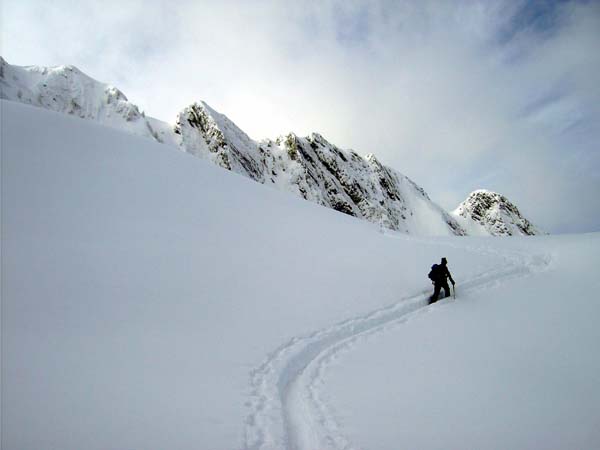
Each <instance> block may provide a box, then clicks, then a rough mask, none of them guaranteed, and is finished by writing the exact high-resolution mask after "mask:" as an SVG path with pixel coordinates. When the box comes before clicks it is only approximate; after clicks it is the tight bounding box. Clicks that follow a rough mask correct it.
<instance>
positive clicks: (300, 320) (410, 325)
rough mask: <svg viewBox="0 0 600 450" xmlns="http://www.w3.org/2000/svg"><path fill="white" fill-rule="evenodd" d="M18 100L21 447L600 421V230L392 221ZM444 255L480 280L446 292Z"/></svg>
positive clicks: (5, 199)
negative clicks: (520, 235)
mask: <svg viewBox="0 0 600 450" xmlns="http://www.w3.org/2000/svg"><path fill="white" fill-rule="evenodd" d="M1 111H2V216H1V217H2V386H3V392H2V410H3V415H2V421H3V424H2V425H3V433H2V448H61V449H80V448H86V449H106V448H136V449H151V448H152V449H153V448H179V449H186V448H190V449H192V448H194V449H196V448H211V449H232V448H240V449H242V448H244V449H282V448H290V449H303V448H312V449H314V448H323V449H325V448H390V449H392V448H399V447H411V448H440V445H441V444H439V443H440V442H443V443H444V448H466V447H468V448H481V449H485V448H539V447H540V446H537V447H535V443H540V442H543V444H544V445H541V446H542V447H544V448H565V449H566V448H592V447H593V444H594V443H595V442H598V437H599V436H598V432H597V430H598V429H600V428H599V427H598V426H597V424H598V422H597V420H598V417H599V416H598V411H597V405H598V404H600V402H598V400H599V389H598V387H597V386H598V385H599V384H598V380H599V377H598V373H599V370H598V369H599V367H598V366H599V363H598V361H599V358H598V357H597V352H596V351H595V348H594V345H595V343H596V342H598V338H599V337H600V336H598V334H599V332H598V328H597V327H596V326H595V318H596V317H598V312H599V311H598V304H597V302H593V301H588V297H589V294H588V293H589V292H593V291H594V290H596V289H597V288H598V287H599V286H598V282H597V281H595V280H596V277H594V276H593V275H592V271H594V272H595V270H596V269H595V267H597V265H598V264H597V263H598V262H599V261H598V256H597V255H599V254H600V252H599V251H598V250H599V249H598V246H599V236H598V235H583V236H572V237H564V238H561V237H542V238H530V239H527V240H525V239H516V240H509V239H498V240H490V239H483V238H453V237H448V238H415V237H409V236H406V235H403V234H398V233H392V232H386V233H385V234H384V233H381V232H380V229H379V227H377V226H374V225H371V224H369V223H368V222H364V221H359V220H356V219H355V218H352V217H350V216H347V215H343V214H337V213H335V212H334V211H331V210H328V209H325V208H321V207H318V206H317V205H314V204H312V203H309V202H304V201H302V200H300V199H298V198H295V197H292V196H288V195H285V194H283V193H281V192H278V191H275V190H272V189H268V188H266V187H265V186H262V185H260V184H257V183H254V182H251V181H250V180H248V179H245V178H243V177H238V176H236V175H234V174H231V173H228V172H224V171H222V170H219V169H218V168H217V167H215V166H214V165H212V164H209V163H207V162H206V161H203V160H201V159H198V158H194V157H192V156H190V155H187V154H185V153H182V152H179V151H177V148H176V147H170V146H167V145H159V144H157V143H153V142H152V141H150V140H147V139H140V138H139V137H135V136H132V135H131V134H126V133H123V132H120V131H117V130H113V129H109V128H106V127H103V126H100V125H97V124H94V123H91V122H82V121H79V120H76V119H74V118H71V117H69V116H65V115H60V114H56V113H52V112H49V111H45V110H42V109H36V108H32V107H28V106H26V105H21V104H17V103H13V102H6V101H2V102H1ZM441 256H446V257H447V258H448V260H449V262H450V269H451V270H452V271H453V275H454V277H455V278H456V279H457V281H458V283H459V284H458V289H459V299H458V300H457V301H456V302H440V303H437V304H435V305H432V306H430V307H425V304H426V296H427V294H428V292H429V289H430V287H429V285H428V283H427V280H426V278H425V277H426V273H427V271H428V268H429V266H430V265H431V263H432V262H435V261H437V260H438V259H439V258H440V257H441ZM581 280H586V283H582V282H581ZM540 436H541V437H540ZM540 439H543V441H540ZM465 443H466V444H467V445H465Z"/></svg>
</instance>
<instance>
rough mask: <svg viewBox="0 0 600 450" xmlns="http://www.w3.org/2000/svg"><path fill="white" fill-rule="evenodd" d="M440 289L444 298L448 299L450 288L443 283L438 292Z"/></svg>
mask: <svg viewBox="0 0 600 450" xmlns="http://www.w3.org/2000/svg"><path fill="white" fill-rule="evenodd" d="M441 288H444V298H446V297H450V287H449V286H448V282H447V281H446V282H444V284H442V285H441V286H440V290H441Z"/></svg>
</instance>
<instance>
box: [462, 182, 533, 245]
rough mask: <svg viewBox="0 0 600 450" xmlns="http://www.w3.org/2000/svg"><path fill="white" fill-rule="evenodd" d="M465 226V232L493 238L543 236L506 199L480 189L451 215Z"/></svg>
mask: <svg viewBox="0 0 600 450" xmlns="http://www.w3.org/2000/svg"><path fill="white" fill-rule="evenodd" d="M452 214H453V215H454V216H455V217H457V218H459V219H461V220H462V222H463V223H465V224H466V227H467V229H469V228H471V229H476V230H477V229H478V231H479V232H478V233H475V234H489V235H492V236H514V235H524V236H532V235H537V234H543V232H542V231H540V230H539V229H538V228H537V227H535V226H534V225H533V224H532V223H531V222H530V221H529V220H527V219H526V218H525V217H523V215H522V214H521V213H520V211H519V209H518V208H517V207H516V206H515V205H514V204H513V203H512V202H510V201H509V200H508V199H507V198H506V197H505V196H503V195H501V194H499V193H497V192H492V191H488V190H485V189H479V190H477V191H474V192H471V194H469V196H468V197H467V199H466V200H465V201H464V202H462V203H461V204H460V205H459V206H458V208H456V209H455V210H454V211H453V213H452Z"/></svg>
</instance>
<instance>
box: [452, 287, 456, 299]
mask: <svg viewBox="0 0 600 450" xmlns="http://www.w3.org/2000/svg"><path fill="white" fill-rule="evenodd" d="M452 295H454V300H456V285H454V284H453V285H452Z"/></svg>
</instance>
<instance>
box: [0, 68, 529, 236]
mask: <svg viewBox="0 0 600 450" xmlns="http://www.w3.org/2000/svg"><path fill="white" fill-rule="evenodd" d="M0 64H1V65H0V85H1V87H2V95H1V96H2V98H3V99H8V100H12V101H18V102H23V103H27V104H31V105H34V106H39V107H43V108H47V109H51V110H53V111H58V112H63V113H68V114H72V115H75V116H77V117H81V118H86V119H91V120H95V121H97V122H99V123H102V124H104V125H107V126H110V127H113V128H117V129H120V130H124V131H127V132H130V133H133V134H136V135H139V136H144V137H149V138H152V139H154V140H156V141H159V142H163V143H167V144H171V145H176V146H178V147H180V148H181V149H182V150H183V151H185V152H187V153H191V154H193V155H195V156H198V157H200V158H204V159H207V160H209V161H211V162H213V163H214V164H216V165H218V166H220V167H223V168H225V169H227V170H230V171H233V172H235V173H238V174H240V175H243V176H245V177H248V178H250V179H252V180H254V181H257V182H259V183H264V184H269V185H272V186H274V187H275V188H277V189H280V190H283V191H286V192H291V193H293V194H295V195H297V196H300V197H302V198H304V199H306V200H309V201H312V202H315V203H318V204H320V205H323V206H326V207H328V208H332V209H335V210H337V211H340V212H343V213H346V214H349V215H351V216H354V217H358V218H361V219H365V220H368V221H370V222H372V223H376V224H378V225H379V226H380V227H382V228H387V229H391V230H397V231H402V232H405V233H408V234H413V235H442V236H443V235H465V234H467V232H466V231H465V226H466V227H469V228H471V229H474V230H475V231H474V232H475V233H476V234H482V233H483V234H485V233H487V234H491V235H495V234H496V233H498V234H504V229H513V228H514V227H515V225H514V224H513V223H512V222H510V220H512V216H509V215H497V216H496V218H495V220H496V223H497V226H494V227H477V226H475V225H473V223H472V221H471V220H467V219H464V218H463V217H458V219H459V220H460V221H461V222H463V223H464V225H461V224H459V221H458V220H457V218H455V217H453V216H452V215H451V214H448V213H447V212H446V211H444V210H443V209H442V208H440V207H439V206H438V205H437V204H435V203H434V202H432V201H431V199H430V198H429V197H428V196H427V194H426V193H425V191H424V190H423V189H422V188H420V187H419V186H418V185H417V184H415V183H414V182H413V181H412V180H410V179H409V178H407V177H406V176H404V175H402V174H400V173H399V172H397V171H395V170H393V169H391V168H389V167H386V166H384V165H382V164H381V163H380V162H379V161H378V160H377V159H376V158H375V156H374V155H372V154H370V155H367V156H366V157H362V156H359V155H358V154H357V153H356V152H354V151H351V150H350V151H346V150H342V149H340V148H338V147H336V146H335V145H333V144H331V143H330V142H328V141H327V140H325V139H324V138H323V137H322V136H321V135H319V134H317V133H313V134H311V135H310V136H308V137H298V136H296V135H294V134H293V133H290V134H288V135H286V136H282V137H279V138H278V139H276V140H275V141H272V140H265V141H262V142H256V141H253V140H252V139H250V137H248V135H247V134H246V133H244V132H243V131H242V130H241V129H240V128H238V127H237V126H236V125H235V124H234V123H233V122H232V121H231V120H229V119H228V118H227V117H226V116H225V115H223V114H220V113H218V112H217V111H215V110H214V109H212V108H211V107H210V106H208V105H207V104H206V103H204V102H199V103H194V104H192V105H190V106H188V107H187V108H185V109H184V110H183V111H181V112H180V113H179V114H178V116H177V118H176V121H175V125H174V126H173V127H172V126H170V125H168V124H167V123H164V122H161V121H159V120H157V119H154V118H149V117H148V118H147V117H145V116H144V114H143V113H141V112H140V111H139V109H138V107H137V106H135V105H133V104H131V103H130V102H128V101H127V98H126V97H125V96H124V95H123V94H122V93H121V92H120V91H119V90H118V89H116V88H114V87H112V86H108V85H106V84H103V83H100V82H97V81H95V80H93V79H92V78H90V77H88V76H87V75H85V74H83V73H82V72H81V71H79V70H78V69H76V68H75V67H72V66H60V67H55V68H47V67H37V66H31V67H18V66H13V65H10V64H8V63H7V62H6V61H5V60H4V59H1V61H0ZM503 221H507V223H506V225H503V224H504V222H503ZM531 230H534V229H533V227H531Z"/></svg>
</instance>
